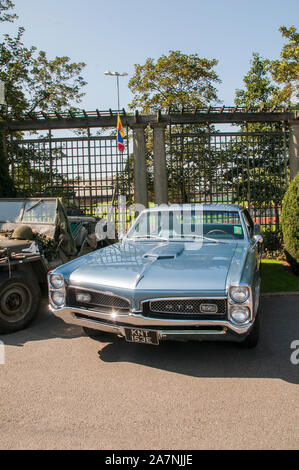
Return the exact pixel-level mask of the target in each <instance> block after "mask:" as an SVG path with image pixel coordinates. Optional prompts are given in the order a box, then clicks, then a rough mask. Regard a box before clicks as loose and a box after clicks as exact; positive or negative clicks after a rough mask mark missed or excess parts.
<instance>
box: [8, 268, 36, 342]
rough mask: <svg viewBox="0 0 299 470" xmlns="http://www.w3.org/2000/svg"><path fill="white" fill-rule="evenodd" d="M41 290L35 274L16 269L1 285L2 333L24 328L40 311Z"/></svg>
mask: <svg viewBox="0 0 299 470" xmlns="http://www.w3.org/2000/svg"><path fill="white" fill-rule="evenodd" d="M40 301H41V291H40V287H39V284H38V282H37V280H36V279H35V277H34V276H32V275H30V274H28V272H25V271H16V272H13V273H12V277H11V278H10V279H7V280H6V281H4V282H3V284H1V286H0V334H7V333H14V332H15V331H19V330H23V329H24V328H25V327H26V326H28V325H29V323H31V322H32V320H33V319H34V318H35V316H36V315H37V313H38V310H39V306H40Z"/></svg>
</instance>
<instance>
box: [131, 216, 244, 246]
mask: <svg viewBox="0 0 299 470" xmlns="http://www.w3.org/2000/svg"><path fill="white" fill-rule="evenodd" d="M127 237H128V238H129V239H134V240H138V239H146V240H154V239H157V240H167V241H168V240H169V241H176V240H187V239H192V240H197V239H201V240H203V241H205V240H207V241H216V240H242V239H244V234H243V228H242V224H241V220H240V216H239V213H238V212H237V211H221V210H219V211H217V210H216V211H215V210H213V211H209V210H190V209H188V210H175V211H150V212H144V213H143V214H141V216H140V219H139V220H138V222H137V223H136V224H135V225H133V227H132V228H131V229H130V231H129V232H128V235H127Z"/></svg>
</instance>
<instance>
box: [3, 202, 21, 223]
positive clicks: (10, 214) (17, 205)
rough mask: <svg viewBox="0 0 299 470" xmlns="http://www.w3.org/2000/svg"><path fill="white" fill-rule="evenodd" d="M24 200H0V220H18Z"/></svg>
mask: <svg viewBox="0 0 299 470" xmlns="http://www.w3.org/2000/svg"><path fill="white" fill-rule="evenodd" d="M23 206H24V201H0V221H1V222H20V220H21V216H22V212H23Z"/></svg>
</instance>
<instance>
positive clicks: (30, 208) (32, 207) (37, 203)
mask: <svg viewBox="0 0 299 470" xmlns="http://www.w3.org/2000/svg"><path fill="white" fill-rule="evenodd" d="M42 202H44V200H43V199H40V200H39V201H37V202H36V203H35V204H33V206H31V207H29V208H28V209H26V212H29V211H31V210H32V209H34V208H35V207H37V206H39V205H40V204H41V203H42Z"/></svg>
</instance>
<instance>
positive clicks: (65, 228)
mask: <svg viewBox="0 0 299 470" xmlns="http://www.w3.org/2000/svg"><path fill="white" fill-rule="evenodd" d="M72 219H73V220H71V222H70V221H69V220H68V217H67V213H66V210H65V208H64V206H63V204H62V202H61V200H60V199H58V198H42V199H40V198H31V199H20V198H14V199H0V333H1V334H3V333H11V332H14V331H18V330H21V329H23V328H25V327H26V326H27V325H28V324H29V323H30V322H31V321H32V320H33V318H34V317H35V315H36V314H37V313H38V310H39V306H40V301H41V292H42V291H43V289H46V274H47V272H48V271H49V270H50V269H52V268H55V267H57V266H59V265H61V264H63V263H65V262H67V261H69V260H71V259H73V258H75V257H77V256H80V255H81V254H85V253H86V252H88V251H92V250H93V249H95V248H97V247H98V244H97V240H96V238H95V235H94V233H92V232H93V231H94V230H93V229H94V226H95V222H96V221H95V219H93V218H86V220H85V221H84V217H82V218H80V217H79V218H78V217H77V218H72ZM74 219H75V220H74Z"/></svg>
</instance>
